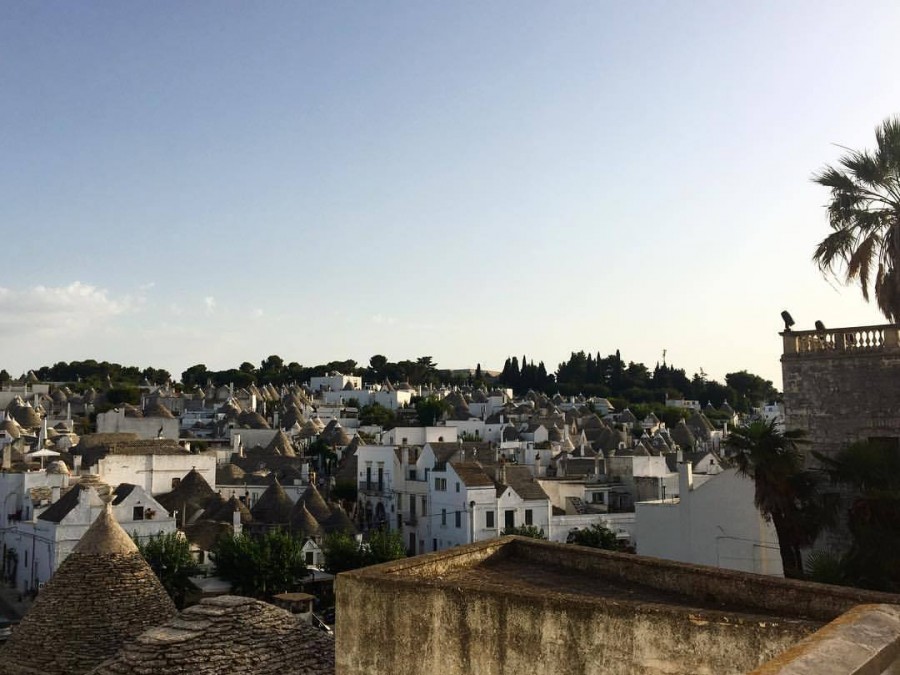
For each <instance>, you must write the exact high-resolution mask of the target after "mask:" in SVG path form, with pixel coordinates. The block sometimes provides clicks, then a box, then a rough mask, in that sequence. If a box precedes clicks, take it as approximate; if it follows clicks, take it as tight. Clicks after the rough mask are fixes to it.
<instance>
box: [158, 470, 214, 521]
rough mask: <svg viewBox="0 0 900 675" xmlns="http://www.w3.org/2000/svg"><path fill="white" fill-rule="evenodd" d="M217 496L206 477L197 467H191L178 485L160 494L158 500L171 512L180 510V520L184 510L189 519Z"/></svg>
mask: <svg viewBox="0 0 900 675" xmlns="http://www.w3.org/2000/svg"><path fill="white" fill-rule="evenodd" d="M216 496H217V495H216V493H215V492H214V491H213V489H212V488H211V487H210V486H209V483H207V482H206V479H205V478H204V477H203V476H202V475H200V472H199V471H197V470H196V469H191V470H190V471H188V472H187V474H186V475H185V477H184V478H182V479H181V482H180V483H179V484H178V487H176V488H175V489H174V490H172V491H171V492H166V493H165V494H161V495H159V496H158V497H157V498H156V501H158V502H159V503H160V504H162V505H163V507H165V509H166V511H168V512H169V513H172V512H173V511H178V512H179V522H180V521H181V516H182V514H181V511H182V510H185V511H186V512H187V513H186V514H183V515H186V516H187V520H190V519H191V517H192V516H193V515H194V514H195V513H196V512H197V511H200V510H202V509H205V508H206V507H207V505H208V504H209V503H210V502H211V501H212V500H213V499H214V498H215V497H216Z"/></svg>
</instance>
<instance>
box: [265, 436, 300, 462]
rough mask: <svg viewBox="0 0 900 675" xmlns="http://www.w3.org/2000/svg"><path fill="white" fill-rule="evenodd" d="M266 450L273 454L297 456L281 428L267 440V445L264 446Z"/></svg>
mask: <svg viewBox="0 0 900 675" xmlns="http://www.w3.org/2000/svg"><path fill="white" fill-rule="evenodd" d="M266 452H270V453H272V454H273V455H282V456H284V457H296V456H297V453H296V452H294V446H293V444H292V443H291V439H290V438H288V435H287V434H286V433H284V432H283V431H282V430H281V429H279V430H278V431H277V432H276V433H275V435H274V436H273V437H272V440H271V441H270V442H269V445H267V446H266Z"/></svg>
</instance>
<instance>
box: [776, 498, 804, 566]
mask: <svg viewBox="0 0 900 675" xmlns="http://www.w3.org/2000/svg"><path fill="white" fill-rule="evenodd" d="M772 524H773V525H774V526H775V532H776V533H777V534H778V548H779V549H780V552H781V566H782V568H783V569H784V576H785V578H786V579H802V578H803V557H802V556H801V554H800V546H799V545H798V544H797V542H796V541H795V540H794V538H793V537H792V536H791V528H790V527H789V526H788V523H787V522H786V519H785V517H784V515H782V514H780V513H773V514H772Z"/></svg>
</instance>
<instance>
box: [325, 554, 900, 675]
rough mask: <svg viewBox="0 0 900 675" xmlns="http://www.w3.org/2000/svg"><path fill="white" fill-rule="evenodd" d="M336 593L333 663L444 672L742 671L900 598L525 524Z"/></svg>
mask: <svg viewBox="0 0 900 675" xmlns="http://www.w3.org/2000/svg"><path fill="white" fill-rule="evenodd" d="M336 595H337V602H338V612H339V614H340V616H341V621H340V622H338V624H337V631H338V633H337V650H336V651H337V654H338V669H339V670H340V672H344V673H348V674H350V675H352V674H354V673H363V672H370V667H371V666H373V664H374V663H375V662H377V664H378V667H379V668H380V669H381V670H380V671H379V672H389V671H393V672H412V671H411V670H409V668H410V667H413V666H415V667H417V668H418V671H417V672H438V670H437V669H439V672H442V673H444V674H445V675H455V674H456V673H460V674H462V673H468V672H485V673H498V674H499V673H513V672H529V673H548V674H549V673H556V672H566V673H585V674H586V673H597V672H621V673H626V672H627V673H659V672H666V673H696V672H716V673H745V672H748V671H751V670H753V669H755V668H758V667H760V666H763V665H764V664H765V663H766V662H768V661H770V660H771V659H774V658H776V657H778V656H779V655H781V654H783V653H786V652H788V651H789V650H790V649H791V648H792V647H794V646H795V645H797V644H799V643H801V641H803V640H804V639H805V638H808V637H810V636H814V635H819V634H820V633H819V631H820V629H821V628H822V627H823V625H824V624H826V623H827V622H829V621H832V620H834V619H836V618H837V617H839V616H842V615H843V614H844V613H845V612H847V611H849V610H851V609H853V608H855V607H857V606H859V605H861V604H865V603H882V604H883V603H900V596H895V595H890V594H884V593H874V592H870V591H862V590H858V589H851V588H842V587H834V586H824V585H821V584H811V583H804V582H798V581H792V580H785V579H775V578H772V577H766V576H762V575H756V574H747V573H741V572H734V571H730V570H722V569H718V568H710V567H704V566H699V565H688V564H683V563H676V562H671V561H667V560H660V559H655V558H647V557H643V556H636V555H628V554H620V553H612V552H608V551H601V550H597V549H589V548H584V547H580V546H574V545H570V544H556V543H552V542H546V541H539V540H533V539H525V538H522V537H503V538H501V539H495V540H492V541H488V542H480V543H477V544H470V545H468V546H462V547H458V548H454V549H451V550H449V551H442V552H438V553H432V554H427V555H423V556H418V557H416V558H409V559H405V560H401V561H395V562H392V563H386V564H383V565H376V566H373V567H369V568H365V569H361V570H355V571H352V572H348V573H344V574H341V575H338V577H337V581H336ZM357 608H360V609H357ZM362 608H365V609H364V610H363V609H362ZM413 608H415V609H413ZM407 609H409V610H410V612H411V614H410V616H409V619H407V614H408V612H407ZM373 615H377V616H382V617H384V620H383V621H379V622H374V623H373V622H371V621H369V620H367V618H366V617H371V616H373ZM413 616H414V619H413ZM480 636H490V640H483V639H478V638H479V637H480ZM407 640H415V642H416V644H418V645H420V649H419V652H418V657H417V658H418V659H419V661H420V662H419V663H418V664H411V663H408V662H406V661H405V660H404V659H405V658H407V657H406V656H404V653H403V650H401V649H395V648H394V647H393V646H392V645H394V644H401V645H402V644H406V641H407ZM897 643H898V646H900V638H898V639H897ZM376 644H377V645H380V646H379V648H378V649H377V650H373V648H372V645H376ZM376 652H377V653H376ZM373 659H375V661H373ZM498 664H500V665H498ZM773 672H774V671H773ZM817 672H827V671H823V670H819V671H817ZM839 672H846V671H839ZM878 672H880V671H878Z"/></svg>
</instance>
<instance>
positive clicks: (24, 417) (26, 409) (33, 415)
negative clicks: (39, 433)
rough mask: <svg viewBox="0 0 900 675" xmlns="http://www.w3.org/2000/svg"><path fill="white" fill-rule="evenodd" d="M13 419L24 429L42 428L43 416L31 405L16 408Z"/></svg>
mask: <svg viewBox="0 0 900 675" xmlns="http://www.w3.org/2000/svg"><path fill="white" fill-rule="evenodd" d="M13 417H14V418H15V420H16V422H18V423H19V426H21V427H22V428H23V429H37V428H38V427H39V426H41V416H40V415H38V414H37V412H36V411H35V409H34V408H32V407H31V404H30V403H26V404H25V405H23V406H20V407H18V408H16V410H15V411H14V412H13Z"/></svg>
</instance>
